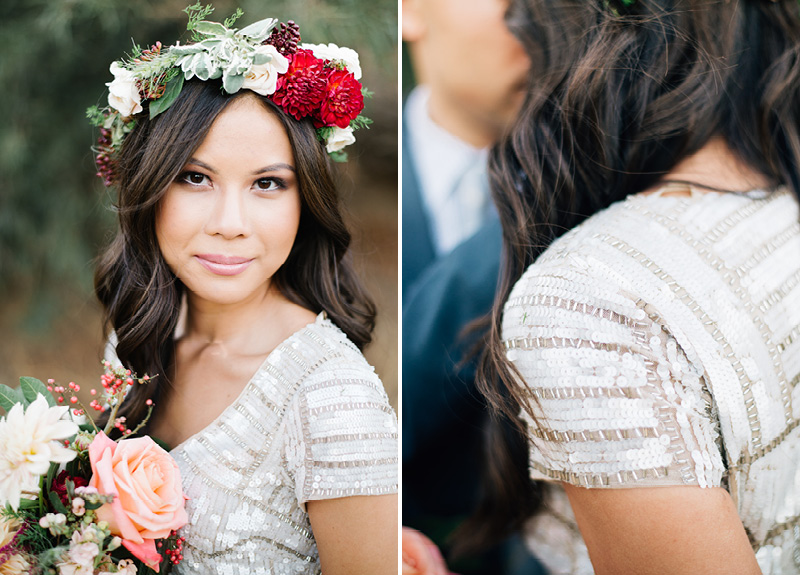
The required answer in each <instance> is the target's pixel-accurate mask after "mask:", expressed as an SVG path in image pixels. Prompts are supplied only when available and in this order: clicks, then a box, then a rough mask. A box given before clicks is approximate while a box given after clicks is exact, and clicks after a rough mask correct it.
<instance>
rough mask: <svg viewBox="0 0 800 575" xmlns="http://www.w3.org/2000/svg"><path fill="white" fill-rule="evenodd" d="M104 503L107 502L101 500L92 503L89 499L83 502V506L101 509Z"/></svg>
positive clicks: (90, 509) (88, 508)
mask: <svg viewBox="0 0 800 575" xmlns="http://www.w3.org/2000/svg"><path fill="white" fill-rule="evenodd" d="M103 505H105V503H100V502H99V501H98V502H97V503H90V502H89V501H87V502H86V503H84V504H83V506H84V507H85V508H86V509H87V510H89V511H94V510H95V509H100V508H101V507H102V506H103Z"/></svg>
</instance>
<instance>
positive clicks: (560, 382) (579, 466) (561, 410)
mask: <svg viewBox="0 0 800 575" xmlns="http://www.w3.org/2000/svg"><path fill="white" fill-rule="evenodd" d="M595 271H596V270H593V269H592V266H591V265H588V266H587V265H575V264H574V261H573V260H572V259H571V258H570V257H565V258H559V259H557V260H552V259H551V260H548V261H545V262H544V263H543V264H542V265H539V264H538V263H537V264H534V265H533V266H531V268H529V269H528V271H527V272H526V273H525V274H524V275H523V277H522V279H521V280H520V281H519V282H518V284H517V285H516V286H515V289H514V290H513V292H512V294H511V296H510V298H509V300H508V302H507V304H506V308H505V312H504V318H503V337H504V344H505V347H506V353H507V357H508V358H509V359H510V360H511V361H512V363H513V365H514V366H515V367H516V369H517V370H518V372H519V374H520V376H521V380H522V381H521V382H520V385H521V387H522V390H521V391H522V393H523V396H524V397H525V398H527V400H528V402H529V404H530V405H531V406H532V409H533V411H534V414H535V415H536V421H534V419H533V418H532V417H531V416H530V415H529V414H527V413H525V412H524V410H523V419H524V420H525V422H526V424H527V427H528V436H529V441H530V469H531V477H532V478H534V479H544V480H554V481H564V482H567V483H571V484H574V485H578V486H583V487H628V486H655V485H699V486H702V487H710V486H719V485H720V484H721V481H722V476H723V471H724V464H723V458H722V453H721V449H720V445H718V442H719V431H718V425H717V423H716V416H715V406H714V404H713V399H712V397H711V395H710V394H709V392H708V390H707V388H706V385H705V381H704V378H703V368H702V366H701V365H699V361H698V360H697V359H696V358H690V357H687V354H686V353H685V352H684V350H683V349H682V348H681V346H680V345H679V344H678V342H677V341H676V339H675V338H674V337H673V336H672V334H671V332H670V329H669V326H667V325H665V324H664V322H663V320H662V319H661V317H660V315H659V313H658V310H657V309H655V308H654V307H653V306H652V305H648V304H647V303H646V302H644V301H642V300H641V299H639V298H638V297H636V296H635V295H633V294H631V293H628V292H626V291H625V290H624V289H623V288H621V287H619V286H620V284H618V283H615V282H613V281H611V280H609V279H604V278H609V277H611V276H613V274H610V273H600V274H599V273H594V272H595Z"/></svg>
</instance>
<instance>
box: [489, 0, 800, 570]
mask: <svg viewBox="0 0 800 575" xmlns="http://www.w3.org/2000/svg"><path fill="white" fill-rule="evenodd" d="M509 23H510V26H512V27H513V29H514V31H515V32H516V33H517V35H518V36H519V37H520V39H521V41H522V43H523V45H525V46H526V47H527V48H528V49H529V52H530V56H531V60H532V62H533V63H532V66H531V70H532V77H531V83H530V85H531V91H530V94H529V95H528V97H527V100H526V103H525V104H524V106H523V111H522V113H521V115H520V117H519V118H518V121H517V122H516V123H515V125H514V127H513V128H512V131H511V133H510V134H509V135H508V137H507V138H506V139H504V141H503V142H502V143H501V144H500V145H498V146H497V147H496V148H495V150H494V151H493V154H492V156H491V160H490V173H491V177H492V180H493V191H494V194H495V196H494V197H495V201H496V204H497V206H498V212H499V214H500V217H501V221H502V224H503V230H504V238H505V248H504V251H505V263H506V265H505V268H504V269H505V271H504V274H503V277H502V278H501V288H500V293H499V294H498V299H497V302H496V306H495V309H494V314H493V321H492V324H493V325H492V333H491V339H490V348H489V350H488V351H487V353H486V354H485V355H484V358H483V367H482V373H483V377H482V380H483V384H484V391H485V392H486V393H487V394H488V396H489V398H490V399H491V400H492V401H493V402H494V405H495V406H496V407H497V408H498V409H499V410H501V411H502V412H503V413H504V414H505V415H506V416H507V417H509V418H512V419H517V418H518V416H519V414H520V413H521V414H522V419H523V420H524V423H520V426H519V428H520V429H521V430H522V433H521V434H520V437H521V438H522V440H523V441H524V442H526V443H527V447H528V449H527V451H528V457H525V456H524V454H523V457H522V459H521V460H520V459H516V461H514V457H515V455H514V454H515V453H518V451H515V447H516V445H515V444H514V442H513V441H511V440H509V438H508V437H509V436H508V435H507V436H506V437H505V440H504V441H502V442H501V445H502V449H497V450H495V451H494V452H493V455H494V457H495V462H496V463H495V466H494V467H493V468H492V469H491V472H492V473H491V474H492V475H493V476H494V477H495V478H497V479H498V480H499V483H500V485H499V486H498V489H497V490H496V492H495V498H494V500H493V501H491V505H490V506H487V507H486V509H485V514H484V516H483V517H482V518H479V519H478V520H477V521H476V522H475V523H474V525H473V527H474V528H475V529H476V531H475V532H473V535H485V534H489V535H493V536H498V535H499V534H500V533H501V532H502V531H503V530H507V529H509V528H512V527H521V526H522V524H523V522H525V528H526V531H527V532H528V535H529V541H530V546H531V548H532V549H533V550H534V551H535V552H536V553H537V555H539V557H540V558H541V559H542V561H543V562H544V563H545V565H546V567H547V568H548V570H549V571H550V572H551V573H593V572H594V573H598V574H615V575H617V574H628V573H630V574H634V573H635V574H643V573H658V574H661V573H670V574H679V573H685V574H696V573H726V574H729V573H730V574H733V573H736V574H751V573H752V574H755V573H761V572H763V573H772V574H790V573H799V572H800V481H798V479H800V475H799V474H798V458H800V426H798V421H800V396H798V389H800V388H798V387H797V385H796V384H797V382H798V380H800V362H798V357H800V355H799V354H800V347H798V345H799V344H798V342H800V337H798V333H800V312H799V311H798V310H800V224H798V220H800V215H799V214H798V194H800V132H799V131H798V126H799V125H800V11H799V7H798V3H797V2H796V1H795V0H775V1H762V0H739V1H735V2H729V1H727V0H608V1H606V2H571V1H570V2H562V1H552V2H543V1H542V0H516V1H515V2H512V8H511V11H510V13H509ZM565 232H566V233H565ZM544 248H546V249H544ZM542 252H543V253H542ZM528 477H530V478H532V479H535V480H537V482H538V483H537V488H536V491H535V492H533V491H532V490H531V483H530V482H529V481H528ZM543 482H546V483H543ZM531 514H533V518H532V519H531V518H530V517H531Z"/></svg>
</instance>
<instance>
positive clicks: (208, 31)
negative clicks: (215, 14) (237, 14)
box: [192, 20, 228, 36]
mask: <svg viewBox="0 0 800 575" xmlns="http://www.w3.org/2000/svg"><path fill="white" fill-rule="evenodd" d="M192 31H193V32H198V33H200V34H205V35H207V36H224V35H225V34H226V33H227V32H228V29H227V28H226V27H225V26H223V25H222V24H220V23H219V22H209V21H208V20H203V21H202V22H198V23H197V24H195V26H194V28H193V29H192Z"/></svg>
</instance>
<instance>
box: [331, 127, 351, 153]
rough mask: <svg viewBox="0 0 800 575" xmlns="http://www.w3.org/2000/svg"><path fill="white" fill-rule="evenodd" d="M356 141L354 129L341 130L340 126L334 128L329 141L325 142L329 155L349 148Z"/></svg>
mask: <svg viewBox="0 0 800 575" xmlns="http://www.w3.org/2000/svg"><path fill="white" fill-rule="evenodd" d="M355 141H356V137H355V136H354V135H353V128H351V127H350V126H347V127H346V128H340V127H338V126H334V127H333V134H331V136H330V138H328V141H327V142H325V149H327V150H328V153H329V154H330V153H332V152H338V151H339V150H341V149H342V148H344V147H345V146H349V145H350V144H352V143H353V142H355Z"/></svg>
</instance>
